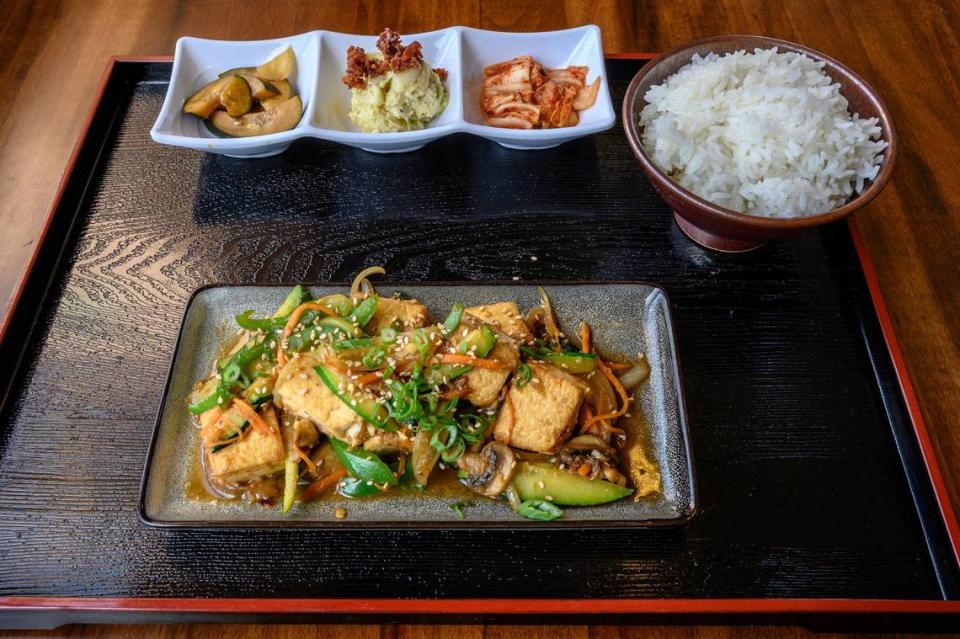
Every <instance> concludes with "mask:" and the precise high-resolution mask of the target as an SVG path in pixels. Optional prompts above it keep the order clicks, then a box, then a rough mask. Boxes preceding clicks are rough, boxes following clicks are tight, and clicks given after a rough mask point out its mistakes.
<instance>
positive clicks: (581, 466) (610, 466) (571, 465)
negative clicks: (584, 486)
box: [559, 435, 627, 486]
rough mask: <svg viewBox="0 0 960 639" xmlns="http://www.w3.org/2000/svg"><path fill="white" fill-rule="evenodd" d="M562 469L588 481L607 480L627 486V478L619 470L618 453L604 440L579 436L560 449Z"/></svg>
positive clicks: (594, 436)
mask: <svg viewBox="0 0 960 639" xmlns="http://www.w3.org/2000/svg"><path fill="white" fill-rule="evenodd" d="M559 457H560V468H561V470H565V471H567V472H571V473H575V474H577V475H580V476H581V477H586V478H587V479H597V478H602V479H606V480H607V481H609V482H613V483H614V484H619V485H620V486H625V485H626V484H627V478H626V477H624V476H623V473H621V472H620V471H619V469H617V453H616V451H614V449H613V448H611V447H610V445H609V444H607V443H606V442H605V441H604V440H603V438H601V437H597V436H596V435H579V436H577V437H574V438H573V439H571V440H569V441H568V442H567V443H566V444H564V445H563V448H561V449H560V454H559Z"/></svg>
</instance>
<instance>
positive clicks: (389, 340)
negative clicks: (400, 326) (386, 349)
mask: <svg viewBox="0 0 960 639" xmlns="http://www.w3.org/2000/svg"><path fill="white" fill-rule="evenodd" d="M380 341H381V342H383V343H384V344H393V343H394V342H396V341H397V329H395V328H393V327H392V326H384V327H383V330H381V331H380Z"/></svg>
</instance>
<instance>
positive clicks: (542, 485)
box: [537, 480, 546, 490]
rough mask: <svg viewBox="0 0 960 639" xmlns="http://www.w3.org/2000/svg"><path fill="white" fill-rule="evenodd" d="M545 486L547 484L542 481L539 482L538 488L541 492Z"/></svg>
mask: <svg viewBox="0 0 960 639" xmlns="http://www.w3.org/2000/svg"><path fill="white" fill-rule="evenodd" d="M544 486H546V484H544V483H543V481H542V480H541V481H538V482H537V488H539V489H540V490H543V488H544Z"/></svg>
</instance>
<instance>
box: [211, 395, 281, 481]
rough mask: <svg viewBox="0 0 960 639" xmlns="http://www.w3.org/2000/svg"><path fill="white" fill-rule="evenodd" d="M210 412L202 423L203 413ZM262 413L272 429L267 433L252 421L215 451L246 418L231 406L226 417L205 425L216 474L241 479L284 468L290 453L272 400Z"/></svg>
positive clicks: (212, 464) (275, 471) (213, 473)
mask: <svg viewBox="0 0 960 639" xmlns="http://www.w3.org/2000/svg"><path fill="white" fill-rule="evenodd" d="M210 412H211V411H207V413H204V414H203V415H201V420H200V421H201V424H202V423H203V422H204V419H203V416H204V415H207V414H208V413H210ZM259 413H260V416H261V417H262V418H263V421H264V422H266V423H267V425H268V426H272V427H273V428H272V432H271V433H269V434H267V433H263V432H261V431H259V430H257V429H256V428H254V427H253V426H252V425H248V426H247V428H246V430H245V431H244V434H243V437H241V438H240V439H239V440H238V441H236V442H234V443H232V444H230V445H228V446H224V447H223V448H220V449H219V450H216V451H215V452H214V450H215V448H216V446H217V445H218V442H220V441H222V440H223V439H224V437H228V436H229V435H230V433H232V432H235V431H236V429H237V428H238V425H239V424H242V423H243V421H244V419H243V417H242V416H241V415H239V414H236V411H234V410H232V409H227V411H225V413H224V419H216V420H210V421H208V423H207V425H206V426H204V429H203V431H201V437H202V438H203V442H204V450H205V451H206V455H207V468H208V470H209V472H210V475H211V476H212V477H214V478H215V479H219V480H222V481H226V482H241V481H248V480H251V479H255V478H257V477H264V476H268V475H273V474H274V473H277V472H279V471H280V470H282V469H283V461H284V458H285V456H286V455H285V449H284V445H283V436H282V435H281V433H280V427H279V424H278V423H277V415H276V410H275V409H274V407H273V405H272V404H271V403H269V402H268V403H266V404H264V405H263V407H262V408H261V409H260V411H259Z"/></svg>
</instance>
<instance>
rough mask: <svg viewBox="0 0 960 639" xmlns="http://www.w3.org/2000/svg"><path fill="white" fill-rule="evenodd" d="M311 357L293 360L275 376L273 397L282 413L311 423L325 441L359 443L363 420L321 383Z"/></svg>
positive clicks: (302, 356)
mask: <svg viewBox="0 0 960 639" xmlns="http://www.w3.org/2000/svg"><path fill="white" fill-rule="evenodd" d="M319 365H320V362H318V361H317V360H316V359H314V358H313V357H310V356H308V355H301V356H299V357H294V358H293V359H291V360H290V361H289V362H287V365H286V366H284V367H283V369H282V370H281V371H280V373H279V375H277V383H276V384H275V385H274V387H273V397H274V399H275V400H276V402H277V404H278V405H279V406H280V407H281V408H283V410H285V411H287V412H289V413H291V414H292V415H294V416H295V417H302V418H304V419H309V420H310V421H311V422H313V423H314V424H315V425H316V426H317V428H318V429H320V431H321V432H322V433H324V434H325V435H327V436H329V437H335V438H336V439H339V440H341V441H344V442H346V443H348V444H350V446H353V447H356V446H359V445H360V444H362V443H363V440H364V429H363V425H364V424H363V420H362V419H361V418H360V416H359V415H357V413H356V412H354V411H353V409H351V408H350V407H349V406H347V405H346V404H345V403H344V402H343V400H341V399H340V398H339V397H337V396H336V395H334V394H333V393H332V392H331V391H330V389H329V388H327V386H326V384H324V383H323V381H321V379H320V377H319V376H318V375H317V372H316V370H314V368H315V367H316V366H319Z"/></svg>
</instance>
